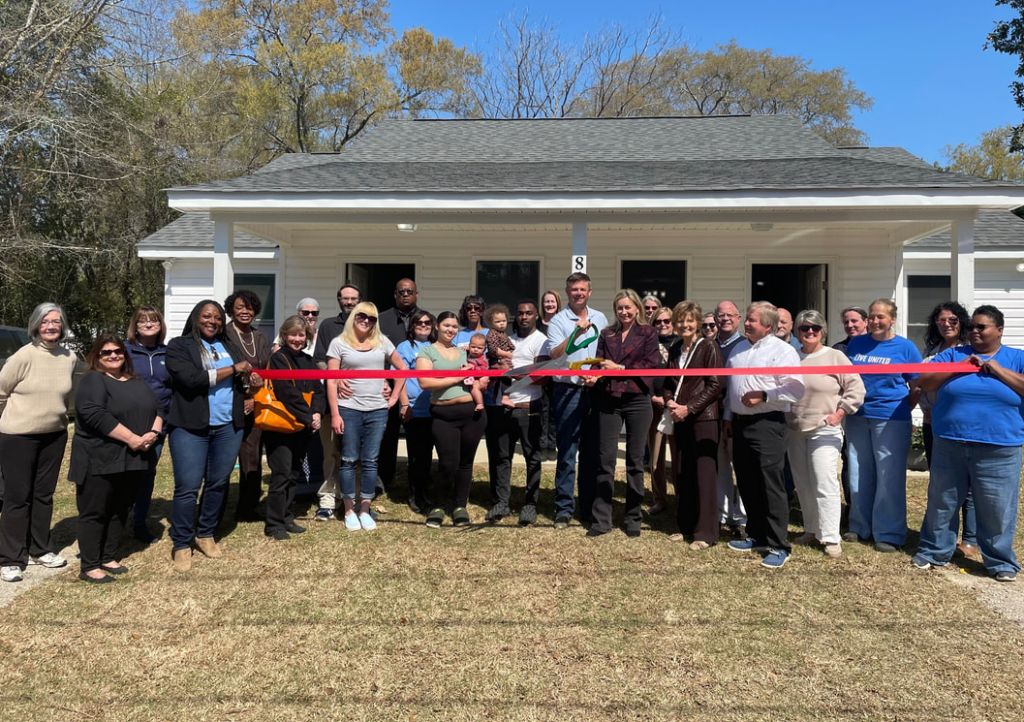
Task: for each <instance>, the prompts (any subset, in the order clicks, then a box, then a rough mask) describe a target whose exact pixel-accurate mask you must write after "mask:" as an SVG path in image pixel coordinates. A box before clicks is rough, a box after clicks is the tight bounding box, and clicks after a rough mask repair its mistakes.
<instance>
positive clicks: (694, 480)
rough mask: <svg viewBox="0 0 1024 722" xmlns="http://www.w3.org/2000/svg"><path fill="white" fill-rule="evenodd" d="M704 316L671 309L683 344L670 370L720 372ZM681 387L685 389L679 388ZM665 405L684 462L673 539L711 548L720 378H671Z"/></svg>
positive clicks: (688, 307) (695, 307)
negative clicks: (703, 330) (703, 328)
mask: <svg viewBox="0 0 1024 722" xmlns="http://www.w3.org/2000/svg"><path fill="white" fill-rule="evenodd" d="M703 316H704V314H703V312H702V311H701V307H700V304H697V303H694V302H692V301H683V302H682V303H680V304H678V305H677V306H676V307H675V309H674V310H673V311H672V325H673V326H674V327H675V331H676V335H677V336H679V341H678V342H677V343H676V344H675V346H673V347H672V352H671V353H670V354H669V359H668V368H691V369H708V368H720V367H721V365H722V355H721V352H720V351H719V350H718V344H717V343H715V341H714V340H713V339H707V338H704V337H703V336H702V334H701V333H700V325H701V319H702V318H703ZM680 384H681V385H680ZM664 393H665V407H666V408H667V409H668V410H669V412H670V414H671V417H672V421H674V422H675V428H674V431H673V434H674V436H675V447H674V449H673V450H672V456H673V457H674V458H678V459H679V476H678V477H677V478H676V521H677V523H678V525H679V533H678V534H673V535H672V536H671V537H669V538H670V539H672V540H673V541H681V540H683V539H685V538H686V537H688V536H691V535H692V536H693V542H692V543H691V544H690V549H692V550H694V551H699V550H701V549H707V548H708V547H709V546H711V545H712V544H714V543H716V542H717V541H718V493H717V480H718V398H719V397H720V396H721V394H722V386H721V381H720V379H719V377H718V376H670V377H667V378H666V380H665V391H664Z"/></svg>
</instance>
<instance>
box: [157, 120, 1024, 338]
mask: <svg viewBox="0 0 1024 722" xmlns="http://www.w3.org/2000/svg"><path fill="white" fill-rule="evenodd" d="M168 197H169V203H170V205H171V207H173V208H175V209H177V210H180V211H182V212H183V213H185V215H184V216H183V217H182V218H180V219H178V220H177V221H175V222H173V223H171V224H169V225H168V226H166V227H165V228H163V229H162V230H160V231H158V232H157V233H155V234H153V235H152V236H150V237H149V238H147V239H146V240H144V241H143V242H142V243H140V244H139V255H140V256H141V257H143V258H151V259H159V260H162V261H163V262H164V267H165V269H166V298H165V312H166V314H167V317H168V325H169V327H170V330H171V332H172V333H177V332H178V331H179V330H180V329H181V327H182V326H183V324H184V320H185V317H186V316H187V314H188V312H189V311H190V310H191V308H192V306H193V305H194V304H195V303H196V302H197V301H198V300H200V299H202V298H207V297H213V298H217V299H224V298H225V297H226V296H227V295H228V294H229V293H230V292H231V290H232V288H233V287H234V286H235V285H236V284H237V285H238V286H247V287H254V288H255V289H256V290H257V291H258V292H261V293H262V294H264V296H265V297H266V298H267V299H268V303H267V304H265V305H266V306H267V308H266V309H265V310H264V312H263V318H264V321H265V322H266V323H267V325H268V326H270V327H273V325H274V324H275V323H279V322H280V321H281V320H282V319H283V318H284V317H285V316H287V315H289V314H290V313H291V312H292V311H293V309H294V307H295V303H296V302H297V301H298V300H299V299H301V298H303V297H306V296H312V297H315V298H317V299H318V300H319V301H320V302H321V305H322V307H323V308H324V309H325V313H326V314H331V313H334V312H336V309H337V306H336V303H335V300H334V299H335V294H336V292H337V289H338V287H339V286H340V285H341V284H342V282H344V281H345V280H346V279H351V280H353V281H355V282H356V283H357V284H359V285H360V286H362V287H363V288H364V291H365V293H364V296H366V297H368V298H370V299H371V300H375V301H376V302H378V303H379V304H381V305H383V306H389V305H391V302H392V296H391V291H392V289H393V287H394V283H395V282H396V281H397V280H398V279H399V278H402V277H403V276H411V277H413V278H414V279H415V280H416V282H417V285H418V286H419V290H420V296H419V300H420V305H421V306H423V307H425V308H427V309H430V310H433V311H441V310H445V309H453V310H454V309H456V308H457V307H458V306H459V304H460V302H461V300H462V297H463V296H464V295H466V294H467V293H472V292H475V293H479V294H480V295H482V296H483V297H484V298H485V299H486V300H488V301H494V300H503V301H506V302H514V301H515V300H517V299H519V298H521V297H524V296H531V297H539V296H540V294H541V293H542V292H543V291H544V290H546V289H549V288H553V289H563V288H564V282H565V277H566V276H567V275H568V274H569V273H570V272H571V270H572V269H573V268H575V267H579V266H584V267H585V268H586V271H587V273H589V274H590V276H591V278H592V280H593V284H594V295H593V298H592V304H593V305H596V306H597V307H599V308H602V309H604V310H606V311H607V310H609V306H610V303H611V298H612V295H613V294H614V293H615V291H616V290H617V289H619V288H621V287H624V286H629V287H633V288H635V289H636V290H637V291H639V292H641V293H642V294H643V293H646V292H654V293H657V294H658V295H659V296H661V297H662V298H663V299H664V301H665V302H666V303H669V304H673V303H675V302H677V301H679V300H682V299H684V298H690V299H693V300H696V301H699V302H700V303H702V304H703V305H704V306H705V307H713V306H714V305H715V304H716V303H717V302H718V301H719V300H722V299H731V300H733V301H735V302H736V303H737V304H738V305H739V306H741V307H742V306H743V305H744V304H746V303H748V302H750V301H753V300H760V299H766V300H770V301H773V302H774V303H776V304H778V305H782V306H786V307H788V308H790V310H792V311H797V310H799V309H801V308H809V307H814V308H818V309H819V310H823V311H824V312H825V313H826V316H827V318H828V319H829V322H830V324H831V326H832V328H833V329H834V330H835V331H838V330H839V329H840V325H839V312H840V311H841V310H842V309H843V308H844V307H845V306H848V305H854V304H857V305H865V304H867V303H869V302H870V301H872V300H873V299H875V298H880V297H885V298H895V299H897V302H898V303H899V305H900V308H901V309H907V307H908V301H909V306H910V310H911V316H912V318H911V320H914V321H921V320H923V319H920V318H918V317H917V316H919V315H920V314H919V311H915V309H917V307H919V306H921V305H922V304H926V303H931V302H932V301H931V299H932V298H933V297H938V296H942V297H943V298H956V299H958V300H960V301H961V302H962V303H964V305H966V306H968V307H972V306H974V305H976V304H978V303H982V302H986V303H995V304H996V305H998V306H999V307H1000V308H1002V309H1003V310H1004V311H1005V312H1006V313H1007V316H1008V317H1009V318H1010V319H1012V321H1009V322H1008V323H1007V326H1008V328H1007V337H1006V338H1007V343H1010V344H1014V345H1024V273H1021V272H1018V271H1017V270H1016V267H1017V264H1018V263H1021V262H1022V261H1024V233H1021V231H1020V230H1019V227H1024V226H1020V223H1021V222H1020V221H1018V220H1017V219H1016V217H1015V216H1013V215H1012V214H1010V213H1008V211H1009V210H1011V209H1013V208H1016V207H1018V206H1020V205H1024V187H1021V186H1018V185H1016V184H1013V183H1007V182H1001V181H993V180H987V179H980V178H973V177H965V176H959V175H954V174H950V173H945V172H942V171H939V170H936V169H934V168H932V167H931V166H929V165H927V164H926V163H924V162H923V161H921V160H920V159H918V158H916V157H914V156H912V155H910V154H909V153H907V152H906V151H904V150H902V149H899V148H834V147H832V146H831V145H829V144H828V143H827V142H825V141H824V140H822V139H821V138H820V137H818V136H817V135H815V134H814V133H813V132H812V131H810V130H808V129H807V128H805V127H804V126H802V125H801V124H800V123H799V122H798V121H797V120H796V119H794V118H790V117H787V116H778V115H764V116H725V117H695V118H600V119H550V120H536V119H532V120H396V121H389V122H386V123H383V124H381V125H380V126H378V127H376V128H375V129H373V130H372V131H370V132H368V133H367V134H366V135H365V137H362V138H360V140H359V141H358V142H357V143H355V144H354V145H353V147H352V148H350V149H348V150H346V151H345V152H344V153H341V154H296V155H287V156H283V157H281V158H279V159H277V160H276V161H274V162H272V163H270V164H268V165H267V166H266V167H264V168H263V169H261V170H260V171H258V172H257V173H255V174H253V175H251V176H246V177H242V178H235V179H233V180H227V181H219V182H215V183H205V184H200V185H195V186H189V187H184V188H173V189H170V190H169V191H168ZM989 234H990V235H991V237H992V242H991V243H989V242H987V241H985V236H987V235H989ZM951 239H952V241H951ZM982 241H985V242H982ZM1021 267H1022V268H1024V265H1022V266H1021ZM943 282H944V283H945V286H944V287H942V290H941V292H939V291H938V290H936V287H937V286H941V284H942V283H943ZM922 289H924V290H927V291H928V292H929V293H930V295H928V294H926V293H923V292H922ZM936 294H937V295H936ZM925 296H927V298H925ZM929 308H930V306H929ZM902 322H903V320H902V319H901V323H902ZM903 332H906V327H905V326H903ZM910 332H911V334H913V333H915V329H914V328H913V327H911V328H910ZM833 335H835V332H834V333H833Z"/></svg>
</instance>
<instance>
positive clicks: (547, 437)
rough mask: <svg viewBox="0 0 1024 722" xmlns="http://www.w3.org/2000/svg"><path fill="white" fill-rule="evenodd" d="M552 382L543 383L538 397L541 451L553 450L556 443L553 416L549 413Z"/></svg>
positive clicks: (556, 445)
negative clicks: (542, 391)
mask: <svg viewBox="0 0 1024 722" xmlns="http://www.w3.org/2000/svg"><path fill="white" fill-rule="evenodd" d="M553 388H554V384H552V383H551V382H550V381H548V383H546V384H545V385H544V394H543V395H542V396H541V397H540V448H541V449H542V450H543V451H554V450H555V449H556V448H557V447H558V444H557V442H556V437H555V417H554V414H552V413H551V390H552V389H553Z"/></svg>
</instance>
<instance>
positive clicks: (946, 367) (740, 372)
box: [255, 361, 978, 381]
mask: <svg viewBox="0 0 1024 722" xmlns="http://www.w3.org/2000/svg"><path fill="white" fill-rule="evenodd" d="M255 371H256V373H258V374H259V375H260V376H261V377H262V378H265V379H270V380H271V381H277V380H280V379H288V380H291V379H295V380H299V379H423V378H445V377H449V376H465V377H467V378H469V377H472V378H480V377H482V376H491V377H493V376H504V375H505V373H506V372H507V369H490V370H488V371H452V370H447V371H446V370H440V369H432V370H430V371H415V370H408V371H400V370H399V369H376V370H358V371H357V370H344V369H339V370H336V371H328V370H326V369H317V370H315V371H301V370H287V369H281V370H278V369H255ZM977 371H978V367H977V366H975V365H974V364H972V363H970V362H968V361H960V362H957V363H917V364H864V365H860V366H775V367H771V368H714V369H615V370H603V369H540V370H538V371H534V372H533V373H532V374H529V376H531V377H534V376H646V377H652V376H783V375H786V376H820V375H823V374H826V375H827V374H924V373H932V374H940V373H961V374H962V373H975V372H977Z"/></svg>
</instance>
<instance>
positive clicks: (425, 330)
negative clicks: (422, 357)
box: [395, 311, 437, 514]
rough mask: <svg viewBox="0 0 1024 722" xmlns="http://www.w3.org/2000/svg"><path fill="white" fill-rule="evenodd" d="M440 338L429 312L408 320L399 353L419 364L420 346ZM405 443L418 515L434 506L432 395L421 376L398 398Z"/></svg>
mask: <svg viewBox="0 0 1024 722" xmlns="http://www.w3.org/2000/svg"><path fill="white" fill-rule="evenodd" d="M435 341H437V323H436V322H435V321H434V316H433V314H431V313H428V312H427V311H420V312H419V314H418V315H416V316H413V317H412V318H411V319H409V330H408V331H407V332H406V340H405V341H403V342H402V343H400V344H398V348H397V349H395V350H396V351H398V355H399V356H401V357H402V360H403V361H405V365H406V366H408V367H409V368H415V367H416V356H417V355H418V354H419V352H420V349H422V348H424V347H426V346H429V345H430V344H432V343H434V342H435ZM399 403H400V404H401V409H400V411H401V415H402V423H403V424H405V444H406V448H407V452H408V454H409V486H410V487H411V492H410V495H409V508H410V509H412V510H413V511H414V512H415V513H417V514H419V513H421V512H423V511H424V510H425V509H429V508H430V507H431V506H432V505H433V503H434V502H433V500H432V499H429V498H427V490H428V489H429V488H430V464H431V461H432V460H433V458H434V437H433V432H432V431H431V420H430V394H429V393H423V390H422V389H421V388H420V382H419V380H418V379H407V380H406V382H405V387H404V388H403V389H402V393H401V396H400V399H399Z"/></svg>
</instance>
